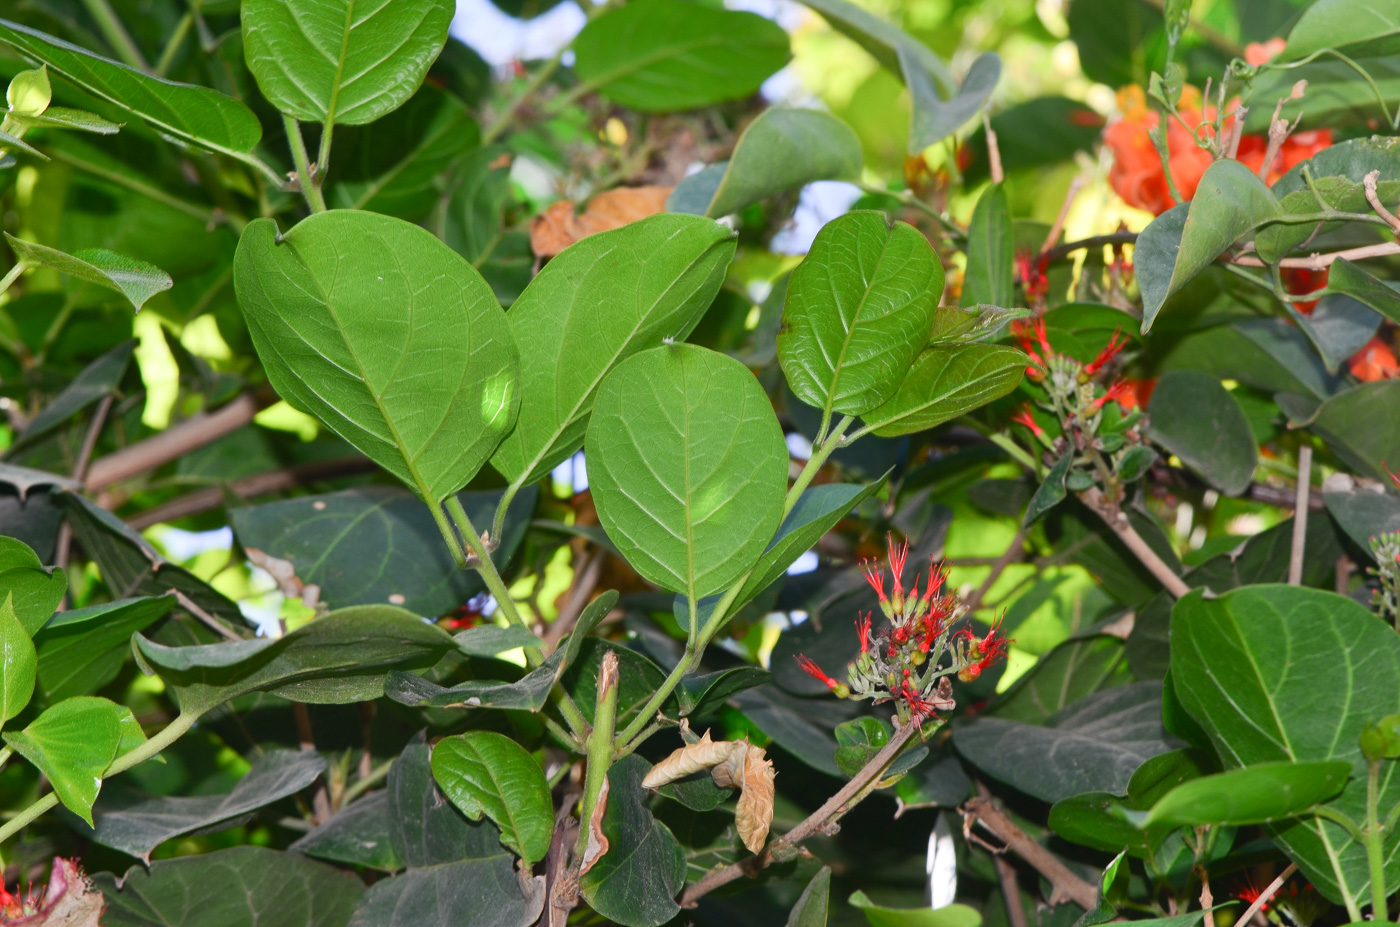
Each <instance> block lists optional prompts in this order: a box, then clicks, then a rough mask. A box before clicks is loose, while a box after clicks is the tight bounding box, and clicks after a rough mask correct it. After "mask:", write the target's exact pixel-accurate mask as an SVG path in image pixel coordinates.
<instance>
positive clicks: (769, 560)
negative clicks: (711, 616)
mask: <svg viewBox="0 0 1400 927" xmlns="http://www.w3.org/2000/svg"><path fill="white" fill-rule="evenodd" d="M882 483H883V481H882V480H875V481H874V482H871V483H867V484H865V485H864V486H859V485H855V484H852V483H823V484H822V485H820V486H810V487H808V488H807V489H806V490H805V491H803V493H802V495H800V496H798V497H797V502H796V503H795V504H794V505H793V507H792V511H791V512H788V515H787V518H784V519H783V524H782V527H780V528H778V533H777V534H776V535H775V536H774V538H773V542H772V543H771V544H769V545H768V549H767V550H765V551H764V552H763V556H762V557H760V558H759V559H758V565H757V566H755V567H754V568H753V572H752V573H751V574H749V578H748V579H747V580H746V581H745V582H744V588H743V589H742V590H740V592H739V596H738V598H736V599H735V600H734V604H733V606H732V608H731V612H733V611H737V610H738V608H739V607H740V606H742V605H744V604H745V603H747V602H749V601H751V600H752V599H753V598H754V597H755V596H757V595H758V594H759V593H760V592H762V591H763V590H764V589H766V588H768V586H770V585H771V584H772V583H773V582H775V581H776V580H777V579H778V578H779V577H780V576H782V575H783V574H784V573H786V572H787V568H788V567H790V566H792V565H793V563H795V562H796V561H797V558H798V557H800V556H802V555H803V554H805V553H806V552H807V551H809V550H811V549H812V548H813V547H815V546H816V543H817V542H818V541H820V540H821V539H822V538H823V537H825V536H826V533H827V532H828V531H830V530H831V529H832V528H835V527H836V525H837V523H838V522H840V521H841V519H843V518H845V517H846V516H847V515H850V514H851V512H852V511H853V510H854V509H855V508H856V506H858V505H860V504H861V503H862V502H864V501H865V500H866V499H868V498H870V496H871V495H873V494H874V493H875V492H876V490H878V489H879V488H880V486H881V485H882Z"/></svg>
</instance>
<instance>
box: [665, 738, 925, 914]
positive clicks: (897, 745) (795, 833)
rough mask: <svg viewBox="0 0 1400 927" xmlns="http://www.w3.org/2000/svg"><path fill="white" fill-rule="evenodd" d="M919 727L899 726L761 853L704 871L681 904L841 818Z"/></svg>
mask: <svg viewBox="0 0 1400 927" xmlns="http://www.w3.org/2000/svg"><path fill="white" fill-rule="evenodd" d="M918 729H919V724H918V723H917V722H914V721H911V722H909V723H908V724H905V725H903V726H901V727H899V728H898V729H897V730H896V731H895V732H894V736H893V737H891V738H890V742H889V743H887V744H885V746H884V747H882V748H881V749H880V752H879V753H877V754H875V756H874V757H872V758H871V760H870V762H869V763H866V764H865V767H864V768H863V769H861V771H860V772H858V773H856V774H855V777H854V778H852V779H851V781H850V782H847V783H846V784H845V785H844V786H842V787H841V790H840V791H838V792H837V793H836V794H835V795H833V796H831V797H830V798H828V799H827V800H826V802H825V803H824V804H823V805H822V806H821V807H820V808H818V809H817V810H816V811H813V812H812V813H811V814H810V815H808V816H807V819H806V820H804V821H803V822H802V823H801V824H798V825H797V826H796V827H794V828H793V829H792V830H790V831H788V832H787V833H786V834H783V835H782V836H781V837H779V838H778V839H776V840H774V841H773V842H772V843H770V844H768V846H767V847H765V848H764V850H763V852H762V853H759V854H758V855H756V856H750V857H749V858H747V859H742V860H740V861H739V862H737V863H731V864H730V865H728V866H723V867H721V868H719V869H713V870H711V871H710V872H708V873H706V874H705V877H704V878H702V879H701V880H700V881H699V882H696V883H695V884H694V885H692V886H690V887H689V888H687V889H686V890H685V892H684V894H682V895H681V899H680V903H681V906H682V907H685V908H690V907H694V906H695V903H696V902H697V901H699V900H700V899H701V898H702V897H704V896H705V895H708V894H709V893H710V892H712V891H714V890H715V889H717V888H719V887H720V886H721V885H727V884H729V883H730V882H733V881H734V880H735V879H737V878H739V877H740V876H743V875H749V876H752V875H757V874H758V873H759V872H760V871H761V870H762V869H763V868H764V867H765V866H767V865H768V864H769V863H771V862H772V861H773V857H774V856H775V855H778V854H781V853H782V852H783V851H784V850H789V849H792V848H793V847H796V846H797V845H798V844H800V843H801V842H802V841H804V840H806V839H807V838H808V837H810V836H812V835H813V834H815V833H818V832H819V831H821V830H822V829H824V828H825V827H827V826H828V825H829V824H830V823H831V822H832V821H834V820H836V819H837V818H839V817H841V815H843V814H845V813H846V812H847V811H849V810H850V808H851V806H854V804H855V803H856V801H857V800H858V796H860V794H861V793H862V792H864V791H865V788H866V786H868V785H870V784H871V783H872V782H874V781H875V780H876V779H877V778H878V777H879V775H880V773H882V772H884V771H885V769H886V768H887V767H888V766H889V765H890V764H891V763H893V762H894V761H895V758H896V757H898V756H899V753H900V751H901V750H903V749H904V746H905V744H907V743H908V742H909V738H911V737H913V736H914V733H915V732H916V731H917V730H918Z"/></svg>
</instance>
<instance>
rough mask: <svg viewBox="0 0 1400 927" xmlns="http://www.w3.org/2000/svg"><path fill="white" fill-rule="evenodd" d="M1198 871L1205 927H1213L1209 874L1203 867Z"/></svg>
mask: <svg viewBox="0 0 1400 927" xmlns="http://www.w3.org/2000/svg"><path fill="white" fill-rule="evenodd" d="M1198 871H1199V872H1200V876H1201V910H1202V911H1204V912H1206V927H1215V896H1214V895H1212V894H1211V891H1210V874H1209V873H1207V872H1206V869H1205V867H1204V866H1202V867H1200V869H1199V870H1198ZM1236 923H1239V922H1238V921H1237V922H1236Z"/></svg>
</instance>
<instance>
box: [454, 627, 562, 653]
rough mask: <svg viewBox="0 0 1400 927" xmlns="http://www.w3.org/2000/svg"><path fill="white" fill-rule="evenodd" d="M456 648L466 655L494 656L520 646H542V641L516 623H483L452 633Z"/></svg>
mask: <svg viewBox="0 0 1400 927" xmlns="http://www.w3.org/2000/svg"><path fill="white" fill-rule="evenodd" d="M452 639H453V640H455V641H456V642H457V649H458V650H460V651H461V652H462V653H465V654H467V655H468V656H473V657H494V656H495V655H496V654H498V653H505V652H507V651H509V650H516V649H519V648H521V647H543V645H544V642H543V641H541V640H540V639H539V638H538V637H536V636H535V635H533V634H531V633H530V632H529V631H527V630H526V629H525V628H522V627H520V625H518V624H511V625H506V626H505V627H501V626H500V625H498V624H483V625H479V626H477V627H475V628H467V629H466V630H465V631H458V632H457V633H456V634H454V635H452Z"/></svg>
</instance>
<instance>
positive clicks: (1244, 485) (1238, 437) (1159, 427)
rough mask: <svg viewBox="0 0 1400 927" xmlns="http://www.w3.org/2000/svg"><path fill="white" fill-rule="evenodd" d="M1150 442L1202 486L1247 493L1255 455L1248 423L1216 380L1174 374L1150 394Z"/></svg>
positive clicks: (1230, 493)
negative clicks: (1177, 459) (1192, 473)
mask: <svg viewBox="0 0 1400 927" xmlns="http://www.w3.org/2000/svg"><path fill="white" fill-rule="evenodd" d="M1148 414H1149V415H1150V417H1151V423H1152V424H1151V428H1150V429H1149V431H1148V435H1149V436H1150V437H1151V438H1152V440H1154V441H1156V442H1157V443H1158V444H1160V445H1162V446H1163V447H1165V448H1166V449H1167V450H1168V451H1170V452H1171V453H1173V454H1175V455H1176V456H1177V457H1180V458H1181V461H1182V462H1183V463H1184V464H1186V466H1188V467H1190V468H1191V469H1192V470H1194V471H1196V472H1197V473H1199V474H1200V475H1201V476H1202V477H1203V478H1204V479H1205V481H1206V482H1207V483H1209V484H1210V485H1211V486H1214V487H1215V488H1216V489H1218V490H1220V491H1221V492H1223V493H1225V494H1226V495H1227V496H1237V495H1239V494H1240V493H1242V492H1244V491H1245V490H1246V489H1248V488H1249V484H1250V482H1251V481H1252V480H1253V478H1254V468H1255V466H1256V465H1257V464H1258V463H1259V450H1258V447H1257V446H1256V445H1255V443H1254V434H1253V432H1252V431H1251V430H1250V427H1249V421H1248V420H1247V419H1246V418H1245V417H1244V412H1243V411H1242V410H1241V409H1240V407H1239V403H1237V402H1235V397H1234V396H1232V395H1230V391H1229V390H1227V389H1226V388H1225V387H1224V386H1222V385H1221V383H1220V380H1219V378H1217V377H1214V376H1212V375H1210V374H1208V373H1205V372H1203V371H1200V370H1174V371H1172V372H1170V373H1168V374H1166V375H1164V376H1163V377H1162V378H1161V380H1159V381H1158V383H1157V387H1156V389H1154V390H1153V391H1152V402H1151V403H1150V404H1149V406H1148Z"/></svg>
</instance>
